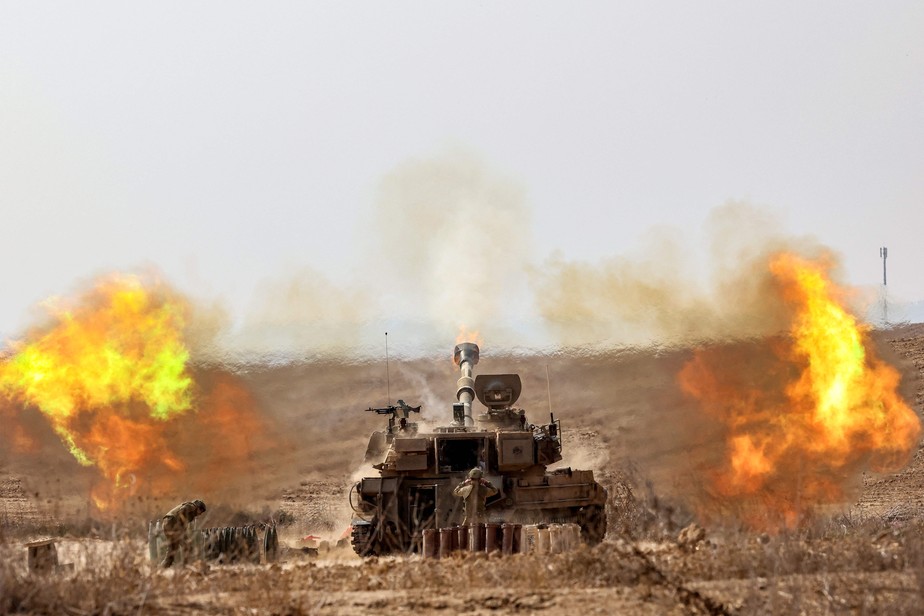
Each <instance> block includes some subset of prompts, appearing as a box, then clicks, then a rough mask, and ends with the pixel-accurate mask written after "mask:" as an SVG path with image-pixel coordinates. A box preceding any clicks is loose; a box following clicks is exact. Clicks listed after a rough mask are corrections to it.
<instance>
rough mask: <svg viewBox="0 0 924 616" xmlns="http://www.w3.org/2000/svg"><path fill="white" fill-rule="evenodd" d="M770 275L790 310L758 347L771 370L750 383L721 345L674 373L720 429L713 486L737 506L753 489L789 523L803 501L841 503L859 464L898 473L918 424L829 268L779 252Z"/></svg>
mask: <svg viewBox="0 0 924 616" xmlns="http://www.w3.org/2000/svg"><path fill="white" fill-rule="evenodd" d="M769 271H770V273H771V274H772V276H773V278H774V280H775V281H776V283H777V288H778V289H779V294H780V299H781V300H782V302H783V303H784V304H785V305H786V306H787V307H788V309H789V312H790V314H791V323H790V328H789V332H788V336H786V337H785V338H784V340H783V341H781V342H780V341H776V342H773V343H771V344H768V345H767V346H768V348H771V349H772V350H773V354H774V356H775V365H773V366H772V369H771V370H769V371H768V373H767V374H762V375H760V378H761V381H760V383H758V382H756V379H755V375H754V374H753V373H748V372H746V368H747V367H746V366H742V365H740V362H736V361H735V358H732V357H730V356H727V355H725V354H723V353H724V351H723V350H722V349H699V350H697V352H696V353H695V354H694V358H693V359H692V360H691V361H690V362H688V363H687V364H686V365H685V366H684V368H683V369H682V370H681V373H680V375H679V376H678V379H679V382H680V384H681V386H682V387H683V389H684V390H685V391H686V392H688V393H689V394H691V395H692V396H694V397H695V398H697V399H698V400H699V401H700V403H701V404H702V406H703V407H704V409H706V410H707V411H709V412H710V413H712V414H714V415H716V416H717V417H718V418H719V419H720V420H722V421H723V422H724V423H725V424H726V426H727V430H728V433H727V434H728V435H727V446H726V454H727V457H726V460H725V464H724V466H723V467H722V468H718V469H715V470H714V472H713V473H712V478H713V480H714V482H715V487H716V493H717V494H718V495H719V496H720V497H722V498H724V499H729V500H731V501H738V502H746V501H747V500H748V499H750V498H756V497H758V496H759V497H760V500H759V503H757V504H758V505H759V506H757V507H755V509H763V510H765V511H764V512H765V513H766V512H769V513H771V514H776V516H777V518H778V520H781V521H782V522H781V523H783V524H785V525H792V524H794V523H797V521H798V519H799V517H800V515H801V513H802V512H803V511H804V510H805V509H807V508H809V507H811V506H812V505H813V504H816V503H823V502H836V501H838V500H839V499H842V498H843V497H844V489H843V483H844V481H843V476H844V475H845V474H849V473H850V472H851V471H852V470H853V469H855V468H857V467H858V466H861V465H862V464H864V463H865V462H866V461H869V462H870V463H871V464H872V465H873V466H874V468H876V469H877V470H894V469H897V468H899V467H900V466H901V465H902V464H903V463H904V462H905V461H907V459H908V458H909V457H910V454H911V452H912V451H913V449H914V447H915V445H916V444H917V441H918V438H919V436H920V432H921V425H920V420H919V419H918V417H917V415H916V414H915V413H914V411H913V410H912V409H911V408H910V407H909V406H908V405H907V404H906V403H905V401H904V400H903V399H902V398H901V396H900V395H899V393H898V386H899V382H900V375H899V373H898V371H896V370H895V369H894V368H893V367H892V366H890V365H888V364H886V363H885V362H883V361H882V360H880V359H879V358H878V357H876V355H875V353H874V350H873V347H872V344H871V342H870V341H869V337H868V329H869V328H868V326H865V325H863V324H861V323H859V322H858V320H857V319H856V317H854V316H853V315H851V314H850V312H849V311H848V310H847V309H846V308H845V307H844V304H845V292H844V290H843V289H841V288H840V287H838V286H837V285H836V284H834V283H833V282H832V281H831V279H830V277H829V275H828V266H827V264H826V263H824V262H815V261H810V260H807V259H804V258H802V257H799V256H796V255H793V254H789V253H781V254H778V255H776V256H774V257H773V258H772V259H771V260H770V263H769ZM755 502H756V501H755ZM752 504H755V503H754V502H752ZM751 521H754V520H753V519H752V520H751ZM763 522H766V520H764V521H763ZM771 524H772V522H771Z"/></svg>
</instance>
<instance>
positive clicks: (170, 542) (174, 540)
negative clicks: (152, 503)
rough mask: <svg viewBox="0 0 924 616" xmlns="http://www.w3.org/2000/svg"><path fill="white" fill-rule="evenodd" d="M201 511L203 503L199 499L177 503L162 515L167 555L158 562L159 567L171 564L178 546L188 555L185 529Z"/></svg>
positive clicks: (203, 508) (203, 510)
mask: <svg viewBox="0 0 924 616" xmlns="http://www.w3.org/2000/svg"><path fill="white" fill-rule="evenodd" d="M202 513H205V503H203V502H202V501H201V500H194V501H188V502H185V503H181V504H179V505H177V506H176V507H174V508H173V509H171V510H170V511H169V512H168V513H167V515H165V516H164V520H163V524H162V528H163V530H164V536H165V537H166V538H167V555H166V556H165V557H164V560H163V561H162V562H161V563H160V566H161V567H170V566H172V565H173V562H174V561H175V560H176V557H177V554H178V553H179V551H180V548H185V551H186V554H185V555H186V556H188V552H189V547H190V545H189V541H188V540H187V537H186V529H187V528H188V527H189V523H190V522H192V521H193V520H194V519H196V517H198V516H199V515H200V514H202Z"/></svg>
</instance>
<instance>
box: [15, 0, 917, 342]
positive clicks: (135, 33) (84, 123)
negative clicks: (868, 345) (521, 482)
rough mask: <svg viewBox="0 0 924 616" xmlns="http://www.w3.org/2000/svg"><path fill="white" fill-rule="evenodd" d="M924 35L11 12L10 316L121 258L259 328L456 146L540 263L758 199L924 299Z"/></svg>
mask: <svg viewBox="0 0 924 616" xmlns="http://www.w3.org/2000/svg"><path fill="white" fill-rule="evenodd" d="M922 33H924V3H921V2H919V1H916V0H915V1H909V2H875V3H874V2H868V3H867V2H843V1H838V2H760V3H758V2H737V1H736V2H709V3H690V2H671V3H663V2H647V1H646V2H634V3H629V2H619V3H616V2H600V3H592V2H559V3H547V2H536V1H530V2H505V3H498V2H490V3H488V2H465V3H436V2H374V3H373V2H368V3H355V2H324V3H314V2H292V3H285V2H273V3H257V2H227V1H223V2H156V3H149V4H143V3H134V2H133V3H125V2H80V3H47V2H3V3H2V4H0V208H2V209H0V211H2V214H3V216H2V219H0V224H2V228H3V230H4V233H3V241H2V244H0V250H2V253H3V259H2V271H3V276H2V279H3V293H2V297H3V301H2V302H0V332H5V333H7V334H15V333H17V332H19V331H20V330H21V328H22V327H23V326H24V325H26V324H27V323H28V322H29V321H30V318H31V317H30V315H29V310H30V307H31V306H33V305H35V304H36V303H37V302H38V301H40V300H41V299H42V298H44V297H46V296H49V295H52V294H66V293H68V292H69V291H71V290H73V289H74V287H75V285H77V284H79V283H80V282H81V281H85V280H87V279H90V278H92V277H93V276H95V275H98V274H100V273H105V272H108V271H112V270H134V269H137V268H139V267H145V266H149V265H153V266H154V267H156V268H158V269H159V270H160V271H161V272H163V274H164V276H165V277H166V278H167V279H168V280H169V281H170V282H171V283H173V284H175V285H176V286H178V287H179V288H180V289H182V290H184V291H185V292H187V293H190V294H192V295H194V296H196V297H200V298H206V299H209V300H216V301H221V302H223V303H224V304H225V305H226V307H227V309H228V311H229V312H230V313H231V315H232V317H233V318H235V319H240V318H242V315H243V314H245V313H246V312H247V311H248V310H250V307H251V306H252V305H253V303H254V300H253V295H254V293H255V292H258V290H259V289H260V288H261V285H265V284H266V281H267V280H280V279H285V278H286V276H289V275H292V273H293V272H299V271H302V270H303V269H305V268H307V269H310V270H311V271H313V272H317V273H319V274H320V275H321V276H323V277H325V278H326V279H327V280H330V281H333V284H335V286H336V285H337V284H338V283H339V281H348V280H354V279H356V280H359V279H361V277H362V270H364V269H366V265H367V263H368V258H369V252H368V247H369V245H370V243H374V242H376V241H382V242H383V243H386V244H387V243H389V242H393V241H395V237H394V236H393V235H392V236H390V237H387V238H380V237H377V236H376V232H375V228H374V225H373V224H370V221H374V220H375V217H376V208H377V207H378V205H377V204H378V203H379V199H380V196H379V195H380V193H381V191H382V188H381V187H382V183H383V180H384V179H385V178H387V177H390V174H394V173H395V170H396V169H400V168H401V166H402V165H404V164H407V161H409V160H410V161H415V160H416V161H425V160H428V159H430V158H432V157H434V156H435V157H437V158H438V157H439V156H440V155H441V154H440V153H441V152H445V151H447V150H450V151H451V150H454V149H461V150H464V151H465V152H468V153H470V154H472V155H474V156H477V157H478V158H479V159H480V160H481V161H483V164H484V167H485V168H486V169H489V170H490V171H489V172H487V173H489V174H494V176H496V177H498V178H502V179H503V181H505V182H506V181H509V182H510V184H511V185H512V186H515V187H516V190H519V191H521V195H520V196H519V197H516V198H518V199H521V200H522V203H523V204H524V207H525V209H526V211H528V215H526V216H524V219H523V225H524V227H528V236H529V238H531V239H530V241H529V244H530V246H531V248H529V249H528V252H529V254H528V259H527V258H526V257H523V259H525V260H534V261H535V262H536V263H539V262H541V261H542V260H543V259H545V258H547V257H548V256H549V255H551V254H552V253H553V252H555V251H558V252H559V253H560V255H561V256H562V257H564V258H566V259H572V260H583V261H588V262H594V261H597V260H602V259H608V258H612V257H615V256H618V255H622V254H626V253H629V252H631V251H632V250H634V249H638V247H639V245H640V242H642V241H643V238H644V237H645V236H646V234H647V233H648V232H649V230H650V229H652V228H653V227H659V226H664V225H669V226H673V227H677V228H679V229H681V230H683V233H684V234H687V235H689V236H690V237H691V238H696V237H697V235H698V234H699V233H701V228H702V225H703V224H704V221H705V220H706V218H707V217H708V215H709V212H710V211H712V210H713V209H714V208H715V207H717V206H720V205H722V204H723V203H725V202H727V201H729V200H743V201H746V202H749V203H752V204H755V205H758V206H761V207H764V208H766V209H768V210H770V211H771V212H773V213H774V214H775V215H776V216H777V217H778V218H779V220H780V221H781V225H782V227H783V228H784V229H785V230H786V231H787V232H789V233H792V234H794V235H811V236H814V237H815V238H817V239H818V240H819V241H820V242H822V243H824V244H826V245H828V246H830V247H831V248H833V249H834V250H836V251H838V252H839V253H840V254H841V255H842V256H843V259H844V266H845V273H846V278H847V280H848V281H849V282H851V283H853V284H857V285H873V286H874V285H876V284H877V283H878V282H879V280H880V278H881V262H880V261H879V259H878V249H879V246H881V245H887V246H888V247H889V250H890V260H889V273H890V285H889V288H890V293H891V294H893V295H894V296H896V297H899V298H903V299H905V300H909V301H917V300H922V299H924V276H922V275H921V274H920V267H921V265H922V264H924V241H921V235H922V229H924V36H922ZM494 176H492V177H494ZM517 207H519V206H517ZM479 211H481V210H479ZM512 211H519V210H516V209H515V208H514V210H512ZM454 214H455V215H461V214H459V213H455V212H452V211H447V216H449V217H451V216H453V215H454ZM418 233H425V230H423V229H409V230H408V237H406V238H403V239H405V240H413V239H414V237H415V234H418ZM693 241H694V243H695V239H694V240H693ZM489 265H490V264H489ZM344 284H347V283H346V282H344ZM381 310H382V311H383V312H387V311H388V309H387V308H382V309H381ZM386 318H387V315H386Z"/></svg>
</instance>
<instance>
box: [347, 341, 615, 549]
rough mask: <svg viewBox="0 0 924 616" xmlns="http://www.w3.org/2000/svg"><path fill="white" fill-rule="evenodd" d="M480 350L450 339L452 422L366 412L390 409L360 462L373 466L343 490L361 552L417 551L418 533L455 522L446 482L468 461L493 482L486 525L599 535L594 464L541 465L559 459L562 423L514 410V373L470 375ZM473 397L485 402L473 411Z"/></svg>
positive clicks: (601, 520) (591, 539) (402, 409)
mask: <svg viewBox="0 0 924 616" xmlns="http://www.w3.org/2000/svg"><path fill="white" fill-rule="evenodd" d="M478 356H479V349H478V347H477V345H475V344H472V343H464V344H460V345H457V346H456V348H455V353H454V361H455V363H456V365H458V366H459V368H460V370H461V373H462V376H461V378H460V379H459V382H458V391H457V392H456V397H457V399H458V402H457V403H455V404H453V405H452V422H451V423H450V424H449V425H447V426H444V427H440V428H436V429H435V430H434V431H433V432H427V433H423V432H418V431H417V428H416V424H415V423H413V422H411V421H410V417H411V414H412V413H414V412H419V407H416V408H415V407H410V406H408V405H406V404H404V403H403V402H402V401H399V404H398V405H397V406H390V407H385V408H382V409H369V410H371V411H375V412H378V413H381V414H386V415H389V421H388V427H387V429H386V430H382V431H378V432H375V433H373V435H372V437H371V438H370V441H369V446H368V448H367V450H366V462H367V463H368V464H371V465H372V466H373V468H375V469H376V471H377V472H378V475H377V476H370V477H364V478H363V479H361V480H360V481H358V482H357V483H356V484H355V485H354V486H353V489H352V491H351V495H350V502H351V505H352V507H353V510H354V511H355V513H356V517H355V519H354V520H353V530H352V543H353V549H354V550H355V551H356V552H357V554H360V555H361V556H367V555H381V554H389V553H395V552H418V551H420V549H421V545H422V534H423V531H424V530H426V529H429V528H446V527H450V526H453V525H457V524H461V523H462V519H463V515H464V502H463V500H462V499H461V498H459V497H457V496H454V495H453V489H454V488H455V487H456V486H458V485H459V484H460V483H461V482H462V481H464V480H465V478H466V476H467V474H468V472H469V471H470V470H471V469H473V468H478V469H481V470H482V472H483V474H484V479H486V480H488V481H490V482H491V484H492V485H493V486H494V487H495V488H497V490H498V493H497V494H496V495H494V496H492V497H490V498H489V499H488V500H487V502H486V506H485V518H486V521H487V522H497V523H503V522H508V523H522V524H535V523H552V522H560V523H566V522H574V523H577V524H578V525H580V527H581V535H582V538H583V540H584V541H585V542H587V543H589V544H595V543H599V542H600V541H601V540H602V539H603V536H604V535H605V534H606V515H605V504H606V490H605V489H604V488H603V487H602V486H601V485H600V484H598V483H597V482H596V481H595V480H594V476H593V471H590V470H573V469H571V468H560V469H556V470H554V471H549V470H548V468H547V467H548V466H549V465H551V464H554V463H555V462H558V461H560V460H561V459H562V456H561V429H560V428H561V426H560V422H558V421H556V420H555V418H554V417H550V421H549V423H547V424H532V423H529V421H528V420H527V417H526V413H525V412H524V411H523V410H522V409H518V408H515V407H514V406H513V405H514V404H515V403H516V400H517V398H518V397H519V394H520V389H521V386H520V379H519V376H517V375H515V374H502V375H479V376H478V378H477V379H473V378H472V368H473V367H474V365H475V364H477V362H478ZM475 397H477V399H478V400H479V401H480V402H481V404H483V405H484V409H483V412H480V413H477V414H474V415H473V411H472V408H473V402H474V399H475Z"/></svg>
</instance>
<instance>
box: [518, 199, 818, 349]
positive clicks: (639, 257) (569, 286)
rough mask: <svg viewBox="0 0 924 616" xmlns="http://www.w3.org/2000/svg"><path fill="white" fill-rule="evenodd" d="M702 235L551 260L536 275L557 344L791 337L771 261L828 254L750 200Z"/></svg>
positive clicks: (669, 234) (716, 213)
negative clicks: (584, 258)
mask: <svg viewBox="0 0 924 616" xmlns="http://www.w3.org/2000/svg"><path fill="white" fill-rule="evenodd" d="M702 237H703V238H704V240H705V241H704V242H703V243H700V242H699V241H697V240H698V239H699V238H696V237H694V238H691V237H690V236H689V234H687V233H684V232H683V231H681V230H680V229H676V228H670V227H663V228H658V229H654V230H652V231H651V232H650V233H649V234H648V236H647V241H646V243H645V245H644V246H643V247H642V248H641V249H640V250H639V251H638V254H636V255H634V256H619V257H612V258H610V259H607V260H604V261H602V262H600V263H584V262H569V261H565V260H563V259H561V258H560V257H555V256H553V257H550V258H549V259H548V260H547V261H546V263H545V265H544V266H543V267H541V268H537V269H536V270H534V271H533V272H532V275H531V281H532V285H533V288H534V290H535V297H536V304H537V308H538V312H539V314H540V315H541V317H542V319H543V321H544V323H545V324H546V325H547V326H548V327H549V328H550V330H551V331H552V332H553V333H554V336H555V339H556V340H557V341H558V343H559V344H562V345H566V346H578V347H579V346H581V345H587V344H593V343H596V342H599V341H603V342H604V343H605V346H619V345H630V346H631V345H643V346H647V345H662V346H664V345H666V346H678V345H680V346H689V345H692V344H697V343H700V342H703V341H708V340H713V341H715V340H735V339H739V338H751V337H755V336H765V335H769V334H774V333H777V332H779V331H782V330H783V329H785V326H786V314H785V311H784V310H782V307H781V303H780V302H779V301H778V298H777V297H776V291H775V289H774V286H773V284H772V278H771V275H770V271H769V269H768V267H767V263H768V261H769V258H770V256H771V255H772V254H774V253H776V252H779V251H781V250H786V251H791V252H796V253H799V254H804V255H807V256H813V255H818V254H821V253H822V252H824V249H823V248H822V247H821V246H820V245H819V244H818V243H817V242H815V241H814V240H812V239H811V238H792V237H787V236H785V235H784V234H783V232H782V230H781V229H780V224H779V222H778V221H777V220H775V219H774V217H773V216H772V215H771V214H770V213H768V212H766V211H763V210H761V209H759V208H756V207H754V206H751V205H749V204H746V203H742V202H729V203H727V204H725V205H722V206H720V207H717V208H715V209H714V210H713V211H712V212H711V214H710V216H709V219H708V220H707V221H706V222H705V225H704V230H703V234H702ZM702 244H705V246H703V245H702ZM704 247H705V250H704ZM701 260H704V261H705V263H704V266H698V264H699V262H700V261H701Z"/></svg>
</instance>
